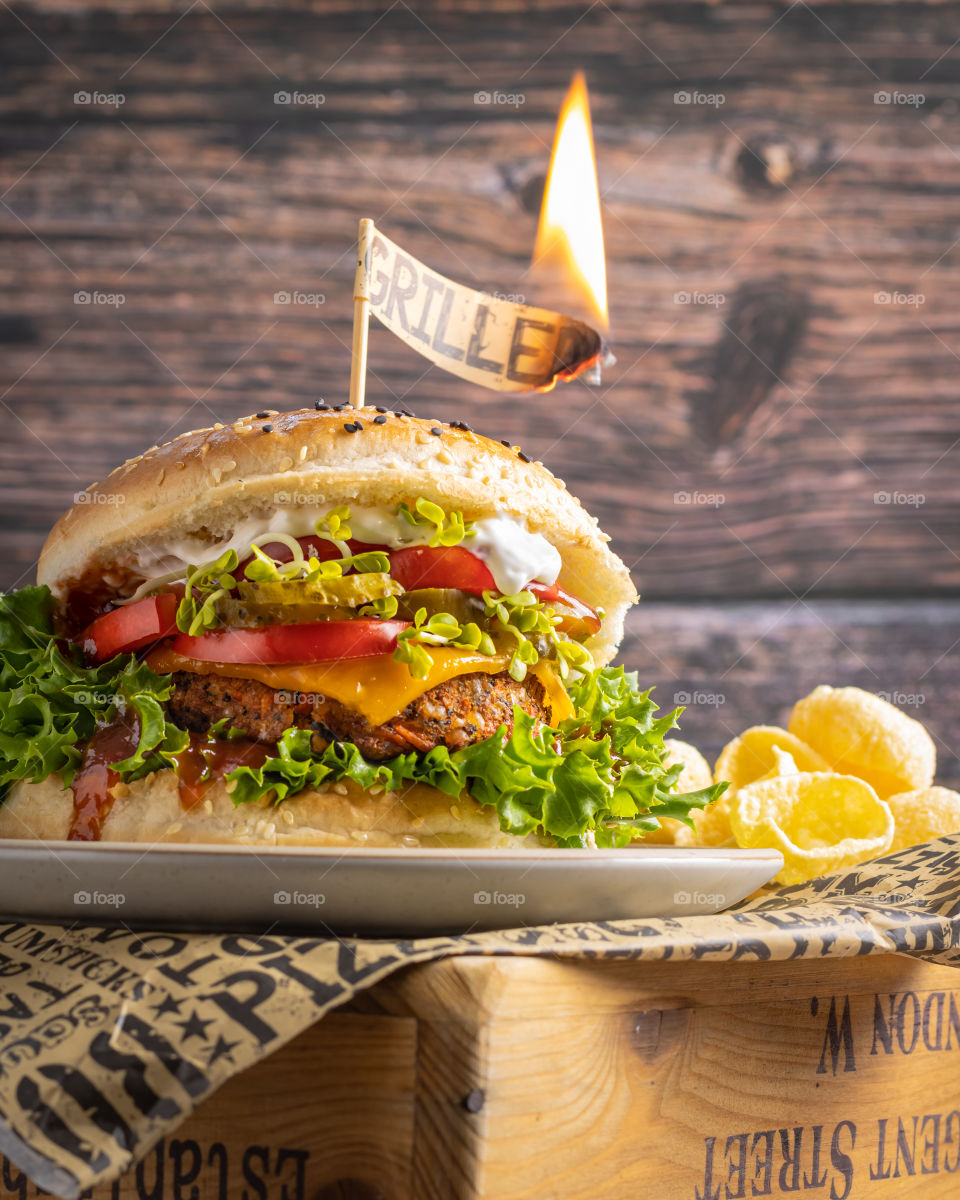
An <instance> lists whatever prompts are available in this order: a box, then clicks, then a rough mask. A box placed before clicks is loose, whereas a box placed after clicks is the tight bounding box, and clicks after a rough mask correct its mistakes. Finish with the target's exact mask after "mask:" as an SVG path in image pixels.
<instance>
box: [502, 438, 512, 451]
mask: <svg viewBox="0 0 960 1200" xmlns="http://www.w3.org/2000/svg"><path fill="white" fill-rule="evenodd" d="M500 445H501V446H506V448H507V449H508V450H509V449H510V443H509V442H508V441H507V439H506V438H501V439H500Z"/></svg>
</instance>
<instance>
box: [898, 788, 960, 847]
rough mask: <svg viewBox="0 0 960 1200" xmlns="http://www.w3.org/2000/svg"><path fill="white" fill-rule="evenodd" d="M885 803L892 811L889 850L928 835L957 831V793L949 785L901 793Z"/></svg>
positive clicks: (959, 804) (959, 805)
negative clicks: (891, 840) (891, 838)
mask: <svg viewBox="0 0 960 1200" xmlns="http://www.w3.org/2000/svg"><path fill="white" fill-rule="evenodd" d="M887 803H888V804H889V805H890V811H891V812H892V813H893V825H894V829H893V843H892V845H891V846H890V849H891V850H903V849H905V848H906V847H907V846H915V845H916V844H917V842H925V841H927V840H928V838H935V837H943V835H944V834H945V833H960V795H958V793H957V792H953V791H951V790H950V788H945V787H928V788H921V789H920V790H919V791H915V792H901V793H900V795H899V796H891V797H890V799H889V800H888V801H887Z"/></svg>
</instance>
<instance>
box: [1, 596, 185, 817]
mask: <svg viewBox="0 0 960 1200" xmlns="http://www.w3.org/2000/svg"><path fill="white" fill-rule="evenodd" d="M54 607H55V605H54V599H53V596H52V595H51V594H50V591H49V589H48V588H45V587H27V588H22V589H20V590H19V591H17V592H8V593H0V796H2V795H3V793H4V792H5V791H6V789H7V787H8V786H9V785H10V784H11V783H15V782H16V781H17V780H21V779H27V780H30V781H32V782H38V781H39V780H41V779H45V778H46V777H47V776H48V775H51V774H54V773H56V772H59V774H60V776H61V778H62V780H63V783H64V785H67V784H69V783H70V782H71V781H72V780H73V777H74V775H75V774H76V772H77V768H78V767H79V765H80V760H81V757H82V754H81V747H82V744H83V743H84V742H86V741H87V740H88V739H89V738H91V737H92V736H93V734H94V733H95V732H96V730H97V729H98V728H99V727H100V726H101V725H104V724H106V723H108V722H109V721H111V720H112V719H113V718H114V717H115V716H116V715H117V714H118V713H121V712H126V711H128V709H130V708H133V709H135V710H136V712H137V714H138V715H139V718H140V728H141V735H140V744H139V746H138V747H137V750H136V751H135V752H134V754H133V755H131V757H130V758H128V759H126V760H124V762H123V763H120V764H118V766H117V770H118V772H119V774H120V777H121V778H122V779H136V778H139V777H140V776H141V775H146V774H147V773H148V772H149V771H151V770H157V769H159V768H161V767H166V766H170V765H171V764H172V758H171V756H172V754H173V753H175V752H176V751H177V750H179V749H182V748H183V746H184V745H185V744H186V740H187V735H186V734H185V733H182V732H181V731H180V730H179V729H177V728H176V726H174V725H172V724H171V723H170V722H168V721H167V720H166V716H165V712H164V708H163V702H164V701H165V700H167V699H168V698H169V696H170V692H171V690H172V687H171V683H170V679H169V677H168V676H163V675H156V674H154V672H153V671H151V670H150V669H149V668H148V667H146V666H144V665H143V663H141V662H138V661H137V659H136V658H134V657H133V655H130V654H126V655H118V656H117V657H116V658H113V659H111V660H110V661H109V662H106V663H101V664H100V665H98V666H96V667H88V666H85V665H84V663H83V661H82V659H81V656H80V652H79V650H77V649H76V648H75V647H67V646H66V645H65V644H64V643H61V642H59V641H58V640H57V637H56V632H55V629H54V624H53V611H54Z"/></svg>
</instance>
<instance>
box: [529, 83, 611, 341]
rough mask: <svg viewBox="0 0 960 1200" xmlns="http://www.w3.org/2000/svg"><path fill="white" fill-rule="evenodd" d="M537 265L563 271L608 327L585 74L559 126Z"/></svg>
mask: <svg viewBox="0 0 960 1200" xmlns="http://www.w3.org/2000/svg"><path fill="white" fill-rule="evenodd" d="M533 263H534V266H535V267H537V268H539V267H541V266H542V265H547V266H548V267H550V268H556V269H557V270H559V271H561V272H562V274H563V277H564V280H565V282H567V283H568V284H569V285H570V287H571V289H574V290H575V291H576V294H577V297H578V298H579V299H581V300H582V302H583V303H584V304H585V305H586V306H587V308H588V309H589V311H590V313H591V315H592V316H594V317H595V318H597V320H598V321H599V322H600V323H601V325H602V327H603V328H604V329H606V328H607V327H608V324H609V322H608V318H607V265H606V259H605V258H604V253H603V224H602V222H601V219H600V188H599V186H598V184H597V160H596V155H595V154H594V150H593V129H592V127H591V124H590V99H589V96H588V95H587V84H586V80H585V79H584V77H583V72H582V71H578V72H577V73H576V75H574V77H573V82H572V83H571V84H570V90H569V91H568V92H567V96H566V99H565V100H564V102H563V107H562V108H561V110H560V117H559V120H558V121H557V132H556V136H555V137H554V139H553V154H552V155H551V158H550V169H549V171H548V172H547V183H546V187H545V189H544V193H543V207H542V208H541V210H540V226H539V228H538V230H537V241H536V246H535V247H534V251H533Z"/></svg>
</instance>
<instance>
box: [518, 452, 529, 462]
mask: <svg viewBox="0 0 960 1200" xmlns="http://www.w3.org/2000/svg"><path fill="white" fill-rule="evenodd" d="M517 458H519V459H520V461H521V462H529V461H530V459H529V458H527V456H526V455H525V454H524V452H523V451H522V450H518V451H517Z"/></svg>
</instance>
